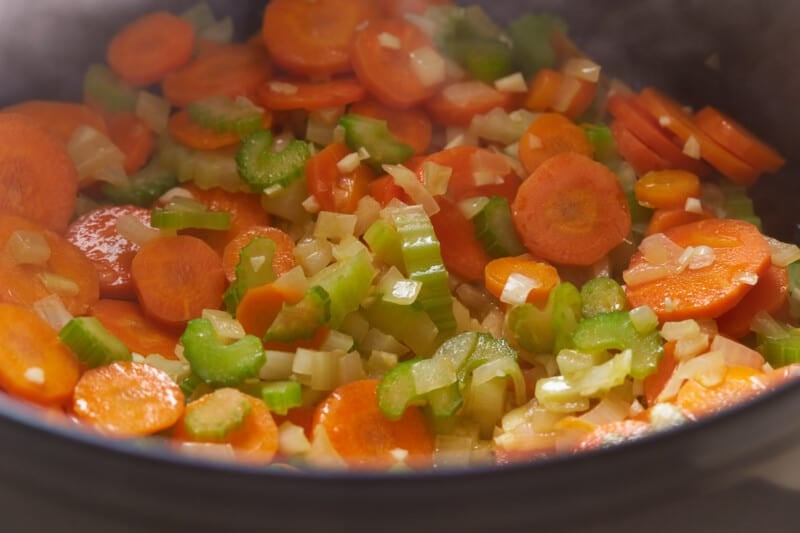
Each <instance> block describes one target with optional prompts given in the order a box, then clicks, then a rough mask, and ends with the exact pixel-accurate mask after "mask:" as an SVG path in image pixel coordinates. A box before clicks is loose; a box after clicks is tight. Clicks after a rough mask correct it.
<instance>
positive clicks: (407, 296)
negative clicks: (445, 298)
mask: <svg viewBox="0 0 800 533" xmlns="http://www.w3.org/2000/svg"><path fill="white" fill-rule="evenodd" d="M377 289H378V290H379V291H380V292H381V293H383V300H385V301H387V302H390V303H394V304H397V305H411V304H413V303H414V302H415V301H416V300H417V297H418V296H419V293H420V291H421V290H422V283H421V282H419V281H412V280H409V279H406V278H405V277H404V276H403V274H402V273H401V272H400V271H399V270H397V268H395V267H391V268H390V269H389V270H388V271H387V272H386V274H384V275H383V277H382V278H381V279H380V280H379V281H378V284H377Z"/></svg>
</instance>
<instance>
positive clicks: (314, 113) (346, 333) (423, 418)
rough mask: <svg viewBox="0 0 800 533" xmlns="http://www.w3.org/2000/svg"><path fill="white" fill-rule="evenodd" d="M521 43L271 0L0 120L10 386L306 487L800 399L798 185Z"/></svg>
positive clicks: (129, 432) (525, 20) (1, 244)
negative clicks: (75, 97) (316, 470)
mask: <svg viewBox="0 0 800 533" xmlns="http://www.w3.org/2000/svg"><path fill="white" fill-rule="evenodd" d="M566 31H567V28H566V25H565V23H564V22H563V21H562V20H560V19H558V18H557V17H553V16H550V15H542V14H530V15H525V16H523V17H520V18H518V19H516V20H515V21H514V22H512V23H511V25H510V26H509V27H501V26H499V25H498V24H496V23H495V22H494V21H492V20H491V18H490V17H489V16H488V15H487V14H486V13H485V12H484V11H483V10H482V9H481V8H479V7H476V6H469V7H461V6H456V5H453V4H451V3H450V2H449V1H447V0H438V1H436V0H414V1H411V0H383V1H382V2H373V1H371V0H338V1H333V0H317V1H315V2H299V1H296V0H273V1H271V2H269V3H268V5H267V7H266V9H265V11H264V18H263V31H262V32H261V33H259V34H258V35H254V36H252V38H250V39H248V40H247V41H246V42H242V43H234V42H233V34H234V32H233V26H232V21H231V19H229V18H218V17H217V16H216V15H215V14H214V13H213V12H212V11H211V10H210V9H209V7H208V6H207V5H205V4H200V5H198V6H196V7H195V8H192V9H190V10H189V11H187V12H185V13H182V14H178V15H176V14H171V13H167V12H157V13H152V14H148V15H145V16H143V17H141V18H139V19H138V20H135V21H133V22H131V23H130V24H128V25H127V26H126V27H124V28H122V29H121V30H120V31H119V32H118V33H117V34H116V36H115V37H114V38H113V39H112V41H111V42H110V43H109V45H108V49H107V55H106V57H107V64H95V65H91V66H90V67H89V68H88V70H87V71H86V74H85V78H84V85H83V89H84V101H83V102H82V103H73V102H70V103H68V102H51V101H28V102H22V103H19V104H16V105H13V106H11V107H7V108H5V109H3V110H2V113H0V250H1V251H0V286H2V291H0V302H2V303H0V338H2V339H3V348H2V351H0V388H1V389H2V390H3V391H4V392H5V393H6V394H8V395H9V396H13V397H16V398H21V399H24V400H27V401H29V402H31V403H33V404H36V405H39V406H42V407H43V408H45V409H47V412H48V413H52V412H57V413H63V418H64V419H66V420H69V421H71V422H70V423H75V424H78V425H80V426H83V427H88V428H91V429H93V430H96V431H98V432H101V433H103V434H105V435H108V436H111V437H119V438H140V437H145V436H152V438H153V439H154V440H155V439H157V440H158V441H160V442H162V443H165V444H166V445H167V446H170V447H173V448H175V449H176V450H180V451H182V452H184V453H192V454H200V455H202V456H208V457H216V458H225V459H230V460H238V461H244V462H248V463H253V464H262V465H266V464H270V463H274V464H283V465H291V466H290V468H302V467H305V466H312V467H329V468H351V469H362V468H369V469H383V470H407V469H425V468H431V467H435V468H444V467H452V466H458V467H461V466H466V465H471V464H484V463H506V462H510V461H515V460H530V459H532V458H539V457H546V456H551V455H553V454H557V453H573V452H576V451H581V450H587V449H592V448H597V447H603V446H608V445H612V444H615V443H619V442H623V441H627V440H630V439H636V438H639V437H642V436H645V435H648V434H650V433H652V432H655V431H659V430H662V429H667V428H672V427H675V426H677V425H680V424H683V423H687V422H690V421H693V420H696V419H698V418H702V417H704V416H708V415H711V414H714V413H717V412H718V411H720V410H722V409H724V408H726V407H728V406H730V405H732V404H735V403H737V402H741V401H743V400H746V399H748V398H751V397H753V396H755V395H758V394H761V393H763V392H764V391H768V390H770V389H772V388H774V387H776V386H778V385H779V384H781V383H783V382H785V381H787V380H788V379H790V378H792V377H794V376H796V375H798V369H800V366H799V365H800V333H798V332H800V330H798V329H796V328H795V327H794V326H793V325H792V324H793V323H796V321H797V320H798V319H800V249H798V248H797V247H796V246H794V245H790V244H786V243H781V242H778V241H776V240H773V239H770V238H768V237H766V236H765V235H763V234H762V232H761V230H760V221H759V218H758V217H757V215H756V214H755V213H754V211H753V205H752V202H751V200H750V199H749V197H748V195H747V187H748V186H750V185H751V184H753V183H754V182H755V181H756V180H757V179H759V177H760V176H761V175H763V174H768V173H774V172H777V171H779V170H780V169H781V167H782V166H783V165H784V162H785V161H784V159H783V158H782V157H781V156H780V155H779V154H778V153H776V152H775V150H773V149H772V148H770V147H769V146H767V145H766V144H764V143H763V142H761V141H760V140H759V139H757V138H756V137H755V136H753V135H752V134H751V133H749V132H748V131H747V130H746V129H745V128H744V127H743V126H741V125H739V124H737V123H736V122H734V120H733V119H731V118H730V117H728V116H726V115H725V114H724V113H722V112H721V111H719V110H717V109H715V108H713V107H710V106H709V107H704V108H702V109H700V110H699V111H696V112H695V111H694V110H690V109H688V108H686V107H684V106H683V105H682V104H681V103H679V102H676V101H674V100H672V99H671V98H670V97H669V96H667V95H665V94H663V93H662V92H659V90H657V89H656V88H652V87H646V88H644V89H642V90H639V91H635V90H633V89H631V88H630V87H628V86H626V85H625V84H624V83H623V82H621V81H620V80H616V79H613V78H611V77H610V76H609V75H607V74H606V73H604V72H603V71H601V67H600V66H599V65H597V64H596V63H594V62H593V61H591V60H590V59H588V58H587V57H585V56H584V55H583V54H582V53H581V51H580V50H579V49H577V48H576V47H575V46H574V45H573V44H572V42H571V41H570V40H569V38H568V37H567V33H566Z"/></svg>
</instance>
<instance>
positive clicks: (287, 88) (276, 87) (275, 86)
mask: <svg viewBox="0 0 800 533" xmlns="http://www.w3.org/2000/svg"><path fill="white" fill-rule="evenodd" d="M267 86H268V87H269V90H270V91H272V92H273V93H276V94H285V95H287V96H291V95H293V94H297V91H298V90H299V89H298V88H297V85H292V84H291V83H286V82H283V81H271V82H269V83H268V84H267Z"/></svg>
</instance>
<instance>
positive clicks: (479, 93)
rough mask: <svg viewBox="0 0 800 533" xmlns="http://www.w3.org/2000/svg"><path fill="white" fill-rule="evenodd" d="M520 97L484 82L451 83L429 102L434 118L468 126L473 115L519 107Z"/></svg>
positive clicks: (436, 120) (446, 122)
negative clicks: (497, 108)
mask: <svg viewBox="0 0 800 533" xmlns="http://www.w3.org/2000/svg"><path fill="white" fill-rule="evenodd" d="M517 100H518V99H517V96H516V95H514V94H512V93H508V92H503V91H498V90H497V89H495V88H494V87H492V86H491V85H487V84H485V83H483V82H482V81H458V82H455V83H451V84H450V85H448V86H447V87H445V88H443V89H442V90H441V91H439V92H437V93H436V94H435V95H434V96H433V98H431V99H430V100H428V101H427V102H426V103H425V109H427V111H428V113H429V114H430V116H431V118H432V119H433V120H434V121H435V122H437V123H439V124H444V125H445V126H456V127H467V126H469V125H470V123H471V122H472V119H473V117H475V116H476V115H482V114H484V113H488V112H489V111H491V110H492V109H494V108H496V107H499V108H501V109H505V110H506V111H512V110H514V109H515V108H517V107H519V105H518V101H517Z"/></svg>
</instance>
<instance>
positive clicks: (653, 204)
mask: <svg viewBox="0 0 800 533" xmlns="http://www.w3.org/2000/svg"><path fill="white" fill-rule="evenodd" d="M633 192H634V194H635V195H636V200H637V201H638V202H639V203H640V204H642V205H643V206H646V207H650V208H659V207H661V208H671V207H672V208H677V207H683V206H685V205H686V200H688V199H689V198H700V178H698V177H697V175H696V174H692V173H691V172H687V171H685V170H658V171H654V172H648V173H647V174H645V175H644V176H642V177H641V179H639V180H638V181H637V182H636V184H635V185H634V189H633Z"/></svg>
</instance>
